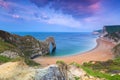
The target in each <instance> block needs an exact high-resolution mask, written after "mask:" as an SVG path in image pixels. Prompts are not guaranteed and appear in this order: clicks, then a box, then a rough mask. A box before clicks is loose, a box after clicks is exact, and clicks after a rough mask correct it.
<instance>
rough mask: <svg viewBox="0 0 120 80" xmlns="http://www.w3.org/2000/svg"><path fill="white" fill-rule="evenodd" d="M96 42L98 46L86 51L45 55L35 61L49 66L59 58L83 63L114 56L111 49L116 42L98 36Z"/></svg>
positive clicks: (68, 61)
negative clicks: (61, 54) (51, 55)
mask: <svg viewBox="0 0 120 80" xmlns="http://www.w3.org/2000/svg"><path fill="white" fill-rule="evenodd" d="M96 42H97V46H96V47H95V48H94V49H92V50H90V51H87V52H84V53H80V54H77V55H72V56H63V57H49V56H44V57H38V58H35V59H34V61H35V62H37V63H40V64H41V65H42V66H48V65H50V64H55V63H56V61H58V60H62V61H64V62H66V63H67V64H70V63H72V62H77V63H79V64H82V63H84V62H89V61H106V60H109V59H112V58H113V57H114V55H113V54H112V51H111V49H112V48H113V47H114V46H115V44H114V43H112V42H111V41H108V40H105V39H103V38H98V39H97V40H96Z"/></svg>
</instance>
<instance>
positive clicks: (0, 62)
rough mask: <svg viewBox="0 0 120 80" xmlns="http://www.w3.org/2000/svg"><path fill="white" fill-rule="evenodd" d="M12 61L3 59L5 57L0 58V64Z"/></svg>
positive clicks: (6, 58)
mask: <svg viewBox="0 0 120 80" xmlns="http://www.w3.org/2000/svg"><path fill="white" fill-rule="evenodd" d="M11 60H12V59H10V58H8V57H5V56H0V64H2V63H5V62H9V61H11Z"/></svg>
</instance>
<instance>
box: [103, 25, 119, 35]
mask: <svg viewBox="0 0 120 80" xmlns="http://www.w3.org/2000/svg"><path fill="white" fill-rule="evenodd" d="M105 29H106V31H107V32H108V33H109V34H111V33H114V32H119V31H120V25H113V26H105Z"/></svg>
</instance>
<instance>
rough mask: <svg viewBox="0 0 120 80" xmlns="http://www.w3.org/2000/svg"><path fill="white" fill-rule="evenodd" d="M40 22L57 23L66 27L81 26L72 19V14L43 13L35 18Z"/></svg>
mask: <svg viewBox="0 0 120 80" xmlns="http://www.w3.org/2000/svg"><path fill="white" fill-rule="evenodd" d="M37 19H38V21H40V22H45V23H47V24H57V25H61V26H66V27H73V28H78V27H80V26H81V23H80V22H79V21H77V20H76V19H74V18H73V17H72V16H68V15H63V14H56V13H54V14H52V15H51V16H49V15H47V14H45V13H44V15H43V16H42V18H41V17H40V18H37Z"/></svg>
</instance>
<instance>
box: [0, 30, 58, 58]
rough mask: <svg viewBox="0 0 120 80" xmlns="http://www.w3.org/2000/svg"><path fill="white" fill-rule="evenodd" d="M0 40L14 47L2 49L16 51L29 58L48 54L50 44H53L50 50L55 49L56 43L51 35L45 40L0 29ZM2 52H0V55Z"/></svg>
mask: <svg viewBox="0 0 120 80" xmlns="http://www.w3.org/2000/svg"><path fill="white" fill-rule="evenodd" d="M0 40H1V41H3V42H4V43H9V44H10V45H13V46H14V48H9V49H5V50H4V51H6V50H7V51H12V52H17V53H18V54H17V55H19V56H25V57H29V58H35V57H37V56H40V55H41V56H43V55H47V54H49V53H50V47H49V46H50V44H52V46H53V47H52V50H55V49H56V43H55V40H54V38H53V37H48V38H47V39H46V40H45V41H39V40H37V39H35V38H34V37H32V36H30V35H27V36H19V35H16V34H11V33H8V32H6V31H2V30H0ZM4 51H2V53H4ZM0 52H1V51H0ZM2 53H0V55H1V54H2ZM6 55H9V54H6Z"/></svg>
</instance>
